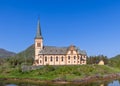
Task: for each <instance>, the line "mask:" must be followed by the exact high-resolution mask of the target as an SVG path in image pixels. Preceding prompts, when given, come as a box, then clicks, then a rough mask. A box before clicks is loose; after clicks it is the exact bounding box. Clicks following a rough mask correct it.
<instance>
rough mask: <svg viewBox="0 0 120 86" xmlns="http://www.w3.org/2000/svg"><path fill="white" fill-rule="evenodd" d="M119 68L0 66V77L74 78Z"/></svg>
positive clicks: (105, 66) (113, 71)
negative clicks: (29, 69) (29, 68)
mask: <svg viewBox="0 0 120 86" xmlns="http://www.w3.org/2000/svg"><path fill="white" fill-rule="evenodd" d="M119 72H120V69H118V68H112V67H110V66H107V65H103V66H100V65H76V66H44V67H43V68H41V69H37V70H33V71H29V72H21V71H20V68H19V67H16V68H4V69H2V68H0V78H27V79H39V80H55V79H62V80H68V81H71V80H75V79H81V78H84V77H87V76H94V75H101V76H103V75H106V74H111V73H119Z"/></svg>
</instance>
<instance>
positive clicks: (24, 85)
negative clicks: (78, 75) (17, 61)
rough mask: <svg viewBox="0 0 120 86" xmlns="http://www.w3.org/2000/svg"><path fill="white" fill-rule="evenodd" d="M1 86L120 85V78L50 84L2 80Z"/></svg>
mask: <svg viewBox="0 0 120 86" xmlns="http://www.w3.org/2000/svg"><path fill="white" fill-rule="evenodd" d="M0 86H120V80H113V81H107V82H101V81H99V82H94V83H88V84H50V83H44V84H43V83H41V84H36V85H35V84H30V83H19V82H17V83H16V84H15V83H14V84H13V83H12V82H11V83H5V82H2V81H0Z"/></svg>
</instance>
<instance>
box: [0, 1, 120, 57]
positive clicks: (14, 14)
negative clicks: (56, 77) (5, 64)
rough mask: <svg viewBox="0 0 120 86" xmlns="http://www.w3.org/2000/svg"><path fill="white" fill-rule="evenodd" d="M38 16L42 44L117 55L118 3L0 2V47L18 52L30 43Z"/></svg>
mask: <svg viewBox="0 0 120 86" xmlns="http://www.w3.org/2000/svg"><path fill="white" fill-rule="evenodd" d="M38 17H40V24H41V30H42V36H43V38H44V45H50V46H59V47H60V46H70V45H75V46H77V47H79V48H80V49H81V50H85V51H86V52H87V55H88V56H95V55H102V54H103V55H105V56H108V57H109V58H110V57H113V56H116V55H118V54H120V0H0V48H4V49H7V50H10V51H13V52H16V53H19V52H21V51H23V50H25V49H26V48H28V47H29V46H30V45H32V44H34V37H35V35H36V29H37V21H38Z"/></svg>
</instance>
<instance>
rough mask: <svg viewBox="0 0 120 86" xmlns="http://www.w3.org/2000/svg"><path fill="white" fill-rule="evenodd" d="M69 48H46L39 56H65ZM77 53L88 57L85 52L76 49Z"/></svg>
mask: <svg viewBox="0 0 120 86" xmlns="http://www.w3.org/2000/svg"><path fill="white" fill-rule="evenodd" d="M68 50H69V47H55V46H44V47H43V49H42V50H41V51H40V52H39V54H44V55H54V54H55V55H64V54H67V52H68ZM76 51H77V52H78V53H79V54H84V55H86V52H85V51H81V50H80V49H78V48H76Z"/></svg>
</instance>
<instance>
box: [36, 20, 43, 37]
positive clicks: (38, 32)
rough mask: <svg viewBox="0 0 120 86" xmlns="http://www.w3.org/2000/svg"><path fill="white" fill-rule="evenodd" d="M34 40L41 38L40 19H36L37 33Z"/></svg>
mask: <svg viewBox="0 0 120 86" xmlns="http://www.w3.org/2000/svg"><path fill="white" fill-rule="evenodd" d="M35 38H42V33H41V27H40V19H38V24H37V33H36V37H35Z"/></svg>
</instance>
